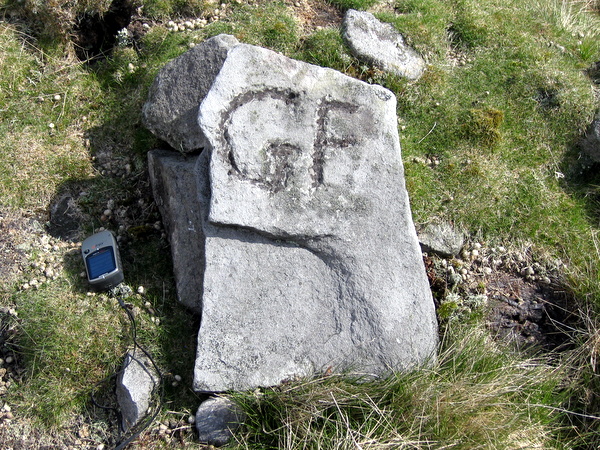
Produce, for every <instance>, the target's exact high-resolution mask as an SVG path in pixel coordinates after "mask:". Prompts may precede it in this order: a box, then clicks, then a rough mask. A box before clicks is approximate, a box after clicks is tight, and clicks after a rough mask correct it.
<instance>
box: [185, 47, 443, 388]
mask: <svg viewBox="0 0 600 450" xmlns="http://www.w3.org/2000/svg"><path fill="white" fill-rule="evenodd" d="M395 107H396V101H395V97H394V96H393V94H392V93H391V92H389V91H387V90H386V89H384V88H382V87H379V86H372V85H368V84H366V83H362V82H360V81H357V80H355V79H352V78H349V77H346V76H344V75H343V74H341V73H339V72H336V71H333V70H330V69H324V68H319V67H315V66H311V65H308V64H305V63H301V62H298V61H293V60H291V59H288V58H286V57H284V56H282V55H280V54H276V53H274V52H271V51H268V50H265V49H261V48H257V47H253V46H249V45H244V44H240V45H237V46H235V47H233V48H231V49H230V50H229V52H228V56H227V59H226V60H225V62H224V64H223V66H222V68H221V71H220V72H219V74H218V76H217V77H216V78H215V81H214V84H213V85H212V87H211V89H210V91H209V92H208V93H207V95H206V97H205V98H204V100H203V102H202V104H201V106H200V110H199V116H198V120H199V124H200V127H201V129H202V133H203V134H204V135H205V136H206V137H207V139H208V141H209V143H210V149H211V151H210V153H209V152H206V153H203V154H202V155H201V156H200V158H198V161H197V166H196V167H197V170H196V173H197V180H198V198H199V202H200V204H201V205H203V206H202V211H203V213H202V214H203V224H204V225H203V231H204V235H205V249H204V252H205V255H204V256H205V261H206V264H205V267H204V273H203V299H202V301H203V306H202V321H201V325H200V331H199V335H198V350H197V359H196V365H195V371H194V388H195V389H196V390H198V391H224V390H230V389H248V388H253V387H256V386H261V385H273V384H277V383H279V382H281V381H283V380H285V379H287V378H291V377H296V376H299V375H310V374H314V373H317V372H319V371H325V370H327V369H328V368H330V367H331V368H333V369H334V370H355V371H360V372H365V373H369V374H373V375H383V374H387V373H389V372H390V371H391V370H400V369H405V368H408V367H411V366H413V365H415V364H419V363H422V362H424V361H426V360H427V358H429V357H431V356H432V355H433V354H434V352H435V347H436V342H437V323H436V319H435V312H434V308H433V301H432V297H431V293H430V290H429V286H428V283H427V278H426V276H425V270H424V266H423V262H422V259H421V253H420V249H419V244H418V241H417V237H416V233H415V230H414V226H413V223H412V219H411V214H410V208H409V203H408V196H407V193H406V189H405V186H404V174H403V167H402V162H401V158H400V144H399V138H398V133H397V128H396V127H397V120H396V113H395ZM198 270H201V267H199V268H198Z"/></svg>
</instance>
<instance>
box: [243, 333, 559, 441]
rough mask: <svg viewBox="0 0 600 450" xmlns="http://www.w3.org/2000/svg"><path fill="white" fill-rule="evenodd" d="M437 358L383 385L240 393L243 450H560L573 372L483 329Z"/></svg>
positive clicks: (342, 380) (326, 384) (347, 381)
mask: <svg viewBox="0 0 600 450" xmlns="http://www.w3.org/2000/svg"><path fill="white" fill-rule="evenodd" d="M447 338H448V340H447V341H446V348H445V349H444V350H443V352H442V353H441V354H440V356H439V359H438V361H436V362H435V363H433V364H432V365H431V366H430V367H424V368H421V369H419V370H416V371H414V372H411V373H402V374H395V375H394V376H392V377H390V378H388V379H386V380H380V381H372V382H364V380H360V379H355V380H353V379H352V377H348V376H347V375H333V376H327V377H323V378H318V379H313V380H300V381H296V382H291V383H289V384H287V385H284V386H280V387H278V388H274V389H266V390H261V391H255V392H252V393H236V394H233V398H234V400H235V401H236V402H238V404H240V405H241V406H242V407H243V408H244V410H245V411H246V413H247V414H248V417H249V419H248V421H247V424H246V425H247V432H246V434H245V435H244V436H243V437H242V438H240V439H239V441H238V445H239V446H240V447H243V448H247V447H251V448H253V447H254V445H256V444H258V443H260V445H264V447H263V448H286V449H292V448H303V447H306V446H310V447H312V448H324V449H327V448H331V449H333V448H374V449H377V448H445V447H448V446H450V447H459V448H474V447H481V448H490V447H494V448H499V447H502V448H532V447H535V448H538V447H540V448H542V447H543V448H554V446H555V445H556V440H555V439H556V437H555V436H553V433H552V430H553V429H554V427H556V426H557V425H559V424H560V420H561V413H560V412H559V407H560V405H561V401H562V400H563V396H562V395H561V393H560V390H561V389H560V382H561V380H562V379H563V378H562V377H563V376H564V374H562V373H561V371H560V370H559V369H556V368H553V367H552V366H551V365H550V364H549V363H548V362H547V361H544V360H543V359H527V358H522V357H516V356H515V355H511V354H509V353H508V352H507V350H506V349H504V348H501V347H500V346H498V344H497V343H494V342H493V341H492V340H490V338H489V336H488V335H487V333H486V332H485V331H484V330H482V329H479V328H474V329H471V330H469V331H468V332H467V333H462V334H460V335H454V336H452V337H451V338H450V337H449V336H448V335H447Z"/></svg>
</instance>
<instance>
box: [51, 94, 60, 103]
mask: <svg viewBox="0 0 600 450" xmlns="http://www.w3.org/2000/svg"><path fill="white" fill-rule="evenodd" d="M53 98H54V101H56V102H58V101H60V99H61V96H60V94H56V95H55V96H54V97H53Z"/></svg>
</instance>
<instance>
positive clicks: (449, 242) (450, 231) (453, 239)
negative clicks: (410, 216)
mask: <svg viewBox="0 0 600 450" xmlns="http://www.w3.org/2000/svg"><path fill="white" fill-rule="evenodd" d="M418 236H419V242H420V243H421V248H422V249H423V251H425V252H429V253H435V254H437V255H440V256H442V257H444V258H451V257H453V256H456V255H458V254H459V253H460V251H461V250H462V248H463V246H464V245H465V235H464V234H463V233H462V232H460V231H459V230H456V229H455V228H454V227H453V226H452V225H451V224H449V223H448V222H436V223H429V224H427V225H426V226H425V227H423V228H422V229H421V230H420V231H419V232H418Z"/></svg>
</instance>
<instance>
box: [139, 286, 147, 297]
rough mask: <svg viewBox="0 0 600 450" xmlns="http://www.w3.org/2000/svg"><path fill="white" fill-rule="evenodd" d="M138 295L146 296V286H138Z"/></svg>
mask: <svg viewBox="0 0 600 450" xmlns="http://www.w3.org/2000/svg"><path fill="white" fill-rule="evenodd" d="M137 293H138V294H140V295H144V294H145V293H146V288H145V287H144V286H138V288H137Z"/></svg>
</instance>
